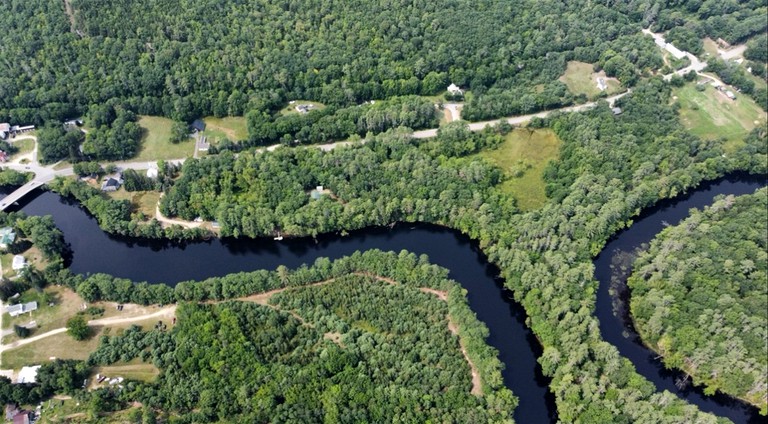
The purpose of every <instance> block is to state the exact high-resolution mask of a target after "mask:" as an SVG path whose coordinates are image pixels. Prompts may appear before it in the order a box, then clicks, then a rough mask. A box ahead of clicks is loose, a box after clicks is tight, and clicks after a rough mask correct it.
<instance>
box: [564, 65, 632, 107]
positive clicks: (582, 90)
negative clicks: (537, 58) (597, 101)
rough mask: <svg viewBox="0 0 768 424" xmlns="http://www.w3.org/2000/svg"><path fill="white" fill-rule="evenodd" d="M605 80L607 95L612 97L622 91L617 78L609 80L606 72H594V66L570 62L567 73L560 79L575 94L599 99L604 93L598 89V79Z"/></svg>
mask: <svg viewBox="0 0 768 424" xmlns="http://www.w3.org/2000/svg"><path fill="white" fill-rule="evenodd" d="M598 78H603V79H604V80H605V83H606V84H607V85H608V88H607V89H606V90H605V93H606V94H608V95H610V94H613V93H617V92H619V91H620V90H621V83H619V80H617V79H616V78H608V77H607V76H605V72H603V71H600V72H593V68H592V64H589V63H584V62H578V61H570V62H568V67H567V68H566V69H565V73H564V74H563V75H562V76H561V77H560V81H561V82H563V83H564V84H565V85H567V86H568V90H570V91H571V92H572V93H574V94H584V95H586V96H587V97H589V98H594V97H597V96H598V95H599V94H600V93H602V92H601V91H600V90H599V89H598V88H597V79H598Z"/></svg>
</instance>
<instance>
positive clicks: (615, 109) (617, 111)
mask: <svg viewBox="0 0 768 424" xmlns="http://www.w3.org/2000/svg"><path fill="white" fill-rule="evenodd" d="M611 112H613V115H614V116H618V115H621V114H622V113H623V112H624V111H623V110H621V108H620V107H614V108H611Z"/></svg>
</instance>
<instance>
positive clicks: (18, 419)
mask: <svg viewBox="0 0 768 424" xmlns="http://www.w3.org/2000/svg"><path fill="white" fill-rule="evenodd" d="M32 417H34V413H33V412H32V411H21V412H19V413H17V414H16V415H14V416H13V424H31V423H33V422H34V421H33V419H32Z"/></svg>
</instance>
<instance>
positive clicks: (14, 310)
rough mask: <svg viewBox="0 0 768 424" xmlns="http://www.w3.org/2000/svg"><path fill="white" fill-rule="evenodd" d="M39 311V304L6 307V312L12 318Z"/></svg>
mask: <svg viewBox="0 0 768 424" xmlns="http://www.w3.org/2000/svg"><path fill="white" fill-rule="evenodd" d="M36 310H37V302H29V303H17V304H16V305H9V306H6V307H5V312H8V315H10V316H12V317H17V316H19V315H21V314H23V313H26V312H32V311H36Z"/></svg>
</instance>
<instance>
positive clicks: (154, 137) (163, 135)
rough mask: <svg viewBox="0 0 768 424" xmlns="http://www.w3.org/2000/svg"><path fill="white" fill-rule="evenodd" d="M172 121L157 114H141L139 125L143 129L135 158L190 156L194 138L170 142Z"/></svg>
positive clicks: (192, 151) (153, 159) (151, 159)
mask: <svg viewBox="0 0 768 424" xmlns="http://www.w3.org/2000/svg"><path fill="white" fill-rule="evenodd" d="M172 125H173V121H171V120H170V119H168V118H161V117H159V116H142V117H140V118H139V126H141V128H143V129H144V135H143V136H142V137H141V147H140V148H139V154H138V156H136V158H135V160H140V161H141V160H146V161H157V160H160V159H179V158H187V157H192V154H193V153H194V150H195V140H194V139H193V138H192V137H190V138H189V139H187V140H186V141H184V142H181V143H177V144H173V143H171V141H170V140H171V126H172Z"/></svg>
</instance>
